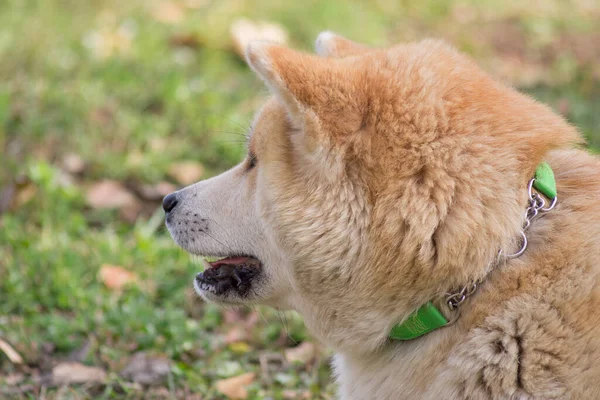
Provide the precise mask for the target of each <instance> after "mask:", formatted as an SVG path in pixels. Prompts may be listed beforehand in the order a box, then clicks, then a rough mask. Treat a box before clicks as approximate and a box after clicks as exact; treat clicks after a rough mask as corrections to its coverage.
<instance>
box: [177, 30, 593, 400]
mask: <svg viewBox="0 0 600 400" xmlns="http://www.w3.org/2000/svg"><path fill="white" fill-rule="evenodd" d="M316 47H317V53H318V55H311V54H306V53H301V52H297V51H294V50H291V49H288V48H285V47H281V46H278V45H275V44H271V43H263V42H255V43H252V44H251V45H250V46H249V48H248V50H247V60H248V64H249V65H250V67H251V68H252V69H253V70H254V71H255V72H256V73H257V74H258V76H260V77H261V78H262V79H263V80H264V81H265V83H266V84H267V86H268V87H269V88H270V89H271V91H272V93H273V97H272V98H271V99H269V100H268V101H267V103H266V105H265V106H264V107H263V109H262V110H261V111H260V112H259V113H258V115H257V117H256V120H255V122H254V124H253V128H252V130H251V139H250V146H249V153H250V156H249V159H247V160H245V161H244V162H243V163H241V164H240V165H239V166H237V167H235V168H234V169H232V170H231V171H229V172H227V173H225V174H223V175H221V176H219V177H216V178H213V179H211V180H208V181H204V182H200V183H198V184H196V185H192V186H190V187H188V188H185V189H182V190H181V191H180V192H178V196H179V203H180V204H179V205H178V206H177V209H175V210H174V211H173V212H172V213H171V214H172V215H170V216H169V218H170V221H169V222H168V224H167V225H168V226H169V229H170V231H171V233H172V234H173V236H174V238H175V240H176V241H177V242H178V243H179V244H180V245H181V246H182V247H184V248H185V249H186V250H188V251H190V252H192V253H196V254H219V255H227V254H239V253H243V254H251V255H254V256H256V258H258V259H259V260H260V261H261V262H262V264H263V266H262V270H263V271H262V272H263V274H262V276H261V278H260V279H257V280H256V282H253V290H252V291H251V293H250V294H249V295H248V296H246V297H240V296H236V295H235V294H227V295H223V296H216V295H214V294H211V293H209V292H204V291H202V290H199V289H198V290H199V293H200V294H201V295H202V296H203V297H205V298H206V299H208V300H210V301H216V302H229V303H242V304H244V303H262V304H269V305H272V306H275V307H279V308H292V309H295V310H297V311H298V312H300V314H302V315H303V316H304V318H305V321H306V324H307V326H308V327H309V329H310V330H311V331H312V332H313V334H314V335H315V336H316V337H318V338H319V339H321V340H322V341H323V342H325V343H327V344H328V345H330V346H332V347H333V348H334V349H335V350H336V351H337V353H338V354H337V356H336V357H335V361H334V367H335V371H336V375H337V380H338V382H339V385H340V390H339V393H340V397H341V398H342V399H382V400H383V399H398V398H406V399H408V398H411V399H416V398H418V399H440V398H443V399H598V398H600V381H599V380H598V378H599V377H600V365H599V364H598V363H597V362H596V361H597V360H598V359H599V357H600V289H599V286H598V283H597V280H598V273H599V266H600V264H599V263H598V260H600V248H599V246H598V242H599V241H600V204H599V202H598V200H597V199H598V198H600V162H599V161H598V160H597V159H596V158H594V157H592V156H590V155H589V154H587V153H586V152H584V151H582V150H579V149H577V145H578V144H580V143H581V139H580V136H579V134H578V133H577V131H576V130H575V129H574V128H573V127H571V126H569V125H568V124H567V123H566V122H565V121H564V120H563V119H562V118H560V117H559V116H557V115H555V114H554V113H553V112H552V111H551V110H550V109H548V108H547V107H545V106H543V105H541V104H539V103H537V102H535V101H534V100H532V99H530V98H528V97H526V96H524V95H522V94H519V93H518V92H516V91H515V90H513V89H511V88H509V87H506V86H504V85H502V84H500V83H498V82H496V81H494V80H493V79H492V78H491V77H489V76H488V75H487V74H485V73H484V72H483V71H481V70H480V69H479V68H478V67H477V66H476V65H475V64H474V63H473V62H471V61H470V60H469V59H467V58H466V57H464V56H463V55H461V54H459V53H458V52H457V51H455V50H454V49H452V48H450V47H449V46H447V45H445V44H444V43H441V42H438V41H432V40H426V41H422V42H419V43H411V44H402V45H398V46H395V47H392V48H389V49H371V48H368V47H366V46H364V45H359V44H356V43H354V42H351V41H349V40H347V39H344V38H341V37H339V36H337V35H335V34H333V33H331V32H325V33H323V34H321V35H320V36H319V38H318V39H317V46H316ZM253 158H255V159H256V166H254V165H253V163H251V160H250V159H253ZM542 160H545V161H547V162H548V163H549V164H550V165H551V166H552V168H553V170H554V171H555V174H556V179H557V184H558V193H559V203H558V206H557V207H556V209H554V210H553V211H551V212H549V213H547V214H546V215H544V216H543V217H542V218H540V219H537V220H535V222H534V223H533V225H532V226H531V228H530V229H529V230H528V239H529V247H528V248H527V251H526V252H525V254H524V255H523V256H521V257H520V258H518V259H513V260H508V261H505V262H503V263H501V264H500V265H497V266H495V264H494V260H495V259H496V257H497V253H498V249H502V250H503V251H505V252H507V253H510V252H511V251H514V250H515V249H516V248H517V247H518V238H519V232H520V230H521V227H522V224H523V218H524V212H525V208H526V204H527V183H528V181H529V179H530V178H531V177H532V176H533V173H534V170H535V167H536V165H537V164H538V163H539V162H541V161H542ZM192 216H194V217H192ZM194 218H195V219H194ZM198 219H200V220H202V221H203V222H202V224H203V229H197V230H195V231H194V230H190V229H191V227H192V226H198V224H199V222H198ZM191 221H196V225H193V224H192V223H190V222H191ZM182 223H183V226H182ZM188 223H189V224H188ZM479 280H483V284H482V285H481V286H480V288H479V290H478V291H477V292H476V294H475V295H474V296H472V297H470V298H469V299H468V300H467V301H466V302H465V303H464V304H463V305H462V306H461V312H460V315H455V316H454V317H455V318H456V321H455V322H454V323H453V324H452V325H450V326H448V327H446V328H443V329H439V330H437V331H435V332H432V333H430V334H428V335H426V336H423V337H421V338H418V339H415V340H412V341H408V342H401V341H392V340H389V339H388V333H389V331H390V329H391V327H392V326H393V325H395V324H397V323H398V322H400V321H403V320H404V319H405V318H406V317H407V316H408V315H409V314H410V313H411V312H412V311H413V310H415V309H416V308H418V307H419V306H420V305H421V304H423V303H425V302H427V301H429V300H431V299H440V298H442V296H443V294H444V293H447V292H450V291H452V290H456V289H457V288H460V287H462V286H464V285H466V284H468V283H469V282H473V281H479ZM446 311H447V310H446Z"/></svg>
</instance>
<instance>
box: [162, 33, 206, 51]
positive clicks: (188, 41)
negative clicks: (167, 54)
mask: <svg viewBox="0 0 600 400" xmlns="http://www.w3.org/2000/svg"><path fill="white" fill-rule="evenodd" d="M169 44H170V45H171V46H173V47H189V48H190V49H197V48H198V47H200V39H199V38H198V36H196V35H193V34H189V33H188V34H180V35H173V36H171V37H170V38H169Z"/></svg>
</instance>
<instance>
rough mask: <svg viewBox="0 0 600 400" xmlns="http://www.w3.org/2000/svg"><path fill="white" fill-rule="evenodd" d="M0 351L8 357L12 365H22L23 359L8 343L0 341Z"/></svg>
mask: <svg viewBox="0 0 600 400" xmlns="http://www.w3.org/2000/svg"><path fill="white" fill-rule="evenodd" d="M0 350H1V351H2V352H3V353H4V354H5V355H6V357H8V359H9V360H10V362H11V363H13V364H23V358H22V357H21V355H20V354H19V353H17V351H16V350H15V349H14V348H13V347H12V346H11V345H10V344H8V342H5V341H4V340H2V339H0Z"/></svg>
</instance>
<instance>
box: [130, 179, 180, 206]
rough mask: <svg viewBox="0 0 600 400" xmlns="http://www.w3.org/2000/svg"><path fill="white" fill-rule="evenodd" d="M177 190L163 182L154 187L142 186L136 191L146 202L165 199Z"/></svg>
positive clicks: (175, 187)
mask: <svg viewBox="0 0 600 400" xmlns="http://www.w3.org/2000/svg"><path fill="white" fill-rule="evenodd" d="M176 190H177V186H175V185H173V184H172V183H170V182H166V181H162V182H158V183H155V184H153V185H150V184H146V185H140V186H139V187H138V188H136V191H137V192H138V194H139V195H140V197H142V198H143V199H144V200H153V201H156V200H161V199H162V198H163V197H165V196H166V195H168V194H169V193H173V192H174V191H176Z"/></svg>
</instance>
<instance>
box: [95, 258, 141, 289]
mask: <svg viewBox="0 0 600 400" xmlns="http://www.w3.org/2000/svg"><path fill="white" fill-rule="evenodd" d="M99 276H100V280H101V281H102V282H103V283H104V285H105V286H106V287H107V288H109V289H113V290H120V289H122V288H123V287H124V286H125V285H127V284H129V283H135V282H137V280H138V277H137V275H136V274H134V273H133V272H131V271H127V270H126V269H125V268H123V267H120V266H118V265H110V264H103V265H102V267H100V272H99Z"/></svg>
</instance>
